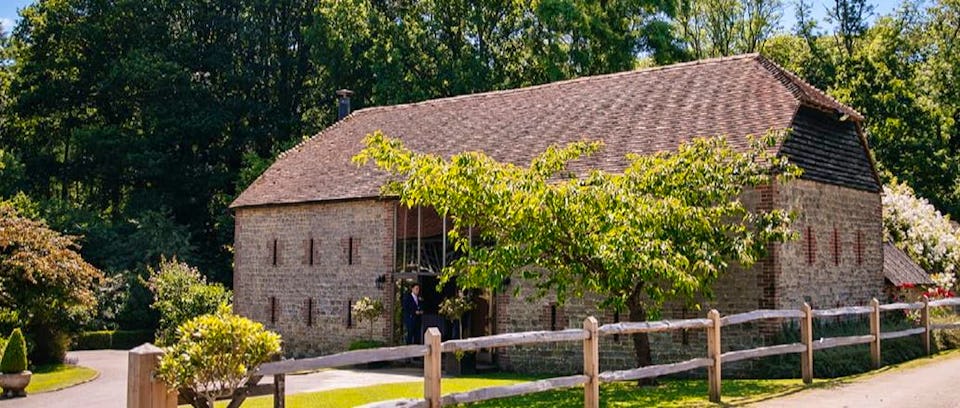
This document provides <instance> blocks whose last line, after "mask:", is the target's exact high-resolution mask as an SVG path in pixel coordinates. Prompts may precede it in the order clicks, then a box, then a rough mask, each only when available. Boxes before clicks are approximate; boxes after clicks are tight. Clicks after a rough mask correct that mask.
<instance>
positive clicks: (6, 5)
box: [0, 0, 899, 32]
mask: <svg viewBox="0 0 960 408" xmlns="http://www.w3.org/2000/svg"><path fill="white" fill-rule="evenodd" d="M795 1H796V0H784V3H785V4H787V5H788V6H787V7H786V8H785V10H784V11H783V22H782V24H783V27H781V29H786V30H790V29H792V28H793V24H794V11H793V7H792V4H793V3H795ZM813 1H814V3H815V4H816V6H815V7H814V10H813V11H814V18H816V19H817V20H818V21H821V22H822V21H823V17H824V15H825V14H826V12H825V10H826V6H827V5H828V4H830V3H832V2H833V0H813ZM33 2H34V0H0V25H2V26H3V30H4V31H5V32H9V31H10V28H11V27H12V26H13V23H14V22H16V20H17V18H18V17H17V10H18V9H20V8H23V7H26V6H27V5H29V4H30V3H33ZM870 2H871V3H873V4H874V5H876V10H875V11H874V13H875V14H876V15H883V14H888V13H890V12H891V11H893V10H894V9H896V7H897V5H898V4H899V0H870Z"/></svg>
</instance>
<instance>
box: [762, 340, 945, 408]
mask: <svg viewBox="0 0 960 408" xmlns="http://www.w3.org/2000/svg"><path fill="white" fill-rule="evenodd" d="M958 384H960V353H954V354H953V355H951V356H947V357H941V358H940V359H938V360H937V361H934V362H931V363H928V364H924V365H922V366H919V367H913V368H905V369H899V370H895V371H892V372H889V373H879V374H877V375H874V376H870V377H868V378H864V379H862V380H859V381H855V382H852V383H847V384H841V385H837V386H833V387H828V388H821V389H811V390H806V391H801V392H798V393H796V394H793V395H790V396H786V397H783V398H777V399H773V400H769V401H764V402H761V403H759V404H754V405H751V407H756V408H768V407H769V408H774V407H775V408H791V407H797V408H807V407H816V408H820V407H824V408H832V407H837V408H840V407H850V408H854V407H891V408H892V407H896V408H900V407H923V408H936V407H960V394H958V393H957V389H958V388H957V387H958Z"/></svg>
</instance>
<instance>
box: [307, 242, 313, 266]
mask: <svg viewBox="0 0 960 408" xmlns="http://www.w3.org/2000/svg"><path fill="white" fill-rule="evenodd" d="M308 250H309V251H310V252H309V254H308V255H307V262H308V263H309V264H310V266H313V238H310V245H309V249H308Z"/></svg>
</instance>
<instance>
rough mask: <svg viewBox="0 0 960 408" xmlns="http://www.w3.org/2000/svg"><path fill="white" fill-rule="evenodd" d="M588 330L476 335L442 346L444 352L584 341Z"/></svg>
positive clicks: (448, 342)
mask: <svg viewBox="0 0 960 408" xmlns="http://www.w3.org/2000/svg"><path fill="white" fill-rule="evenodd" d="M586 338H587V332H585V331H584V330H582V329H567V330H558V331H551V330H544V331H533V332H522V333H505V334H497V335H493V336H484V337H474V338H469V339H463V340H447V341H445V342H443V345H442V346H441V347H442V348H443V352H445V353H450V352H455V351H473V350H479V349H482V348H494V347H507V346H517V345H522V344H535V343H555V342H561V341H582V340H585V339H586Z"/></svg>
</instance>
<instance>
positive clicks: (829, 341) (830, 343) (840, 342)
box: [813, 334, 873, 350]
mask: <svg viewBox="0 0 960 408" xmlns="http://www.w3.org/2000/svg"><path fill="white" fill-rule="evenodd" d="M872 341H873V335H872V334H866V335H863V336H846V337H827V338H821V339H819V340H815V341H814V342H813V349H814V350H823V349H828V348H834V347H840V346H852V345H854V344H865V343H870V342H872Z"/></svg>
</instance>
